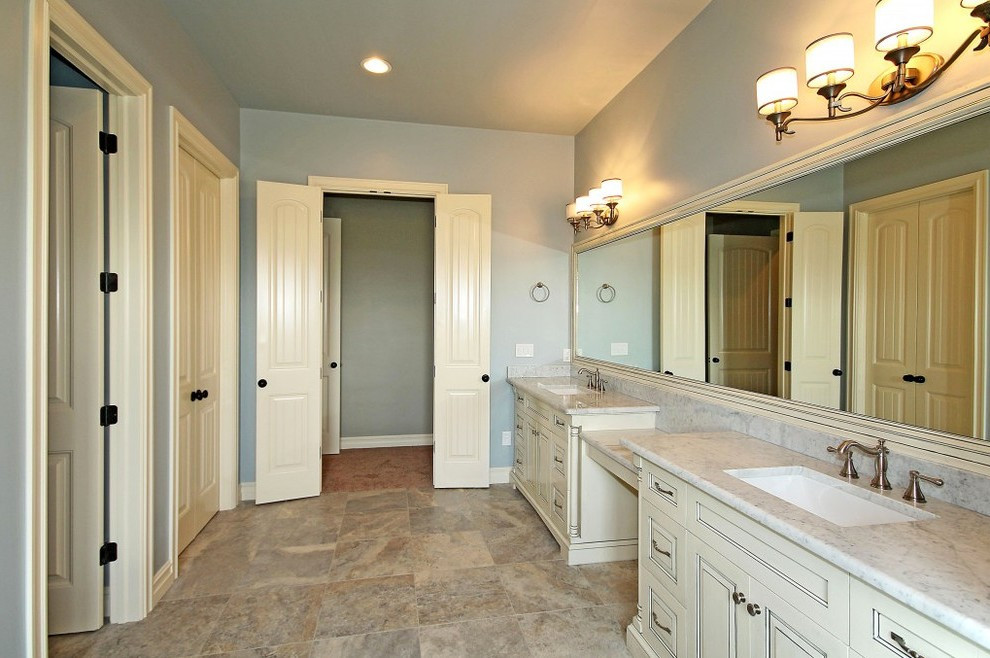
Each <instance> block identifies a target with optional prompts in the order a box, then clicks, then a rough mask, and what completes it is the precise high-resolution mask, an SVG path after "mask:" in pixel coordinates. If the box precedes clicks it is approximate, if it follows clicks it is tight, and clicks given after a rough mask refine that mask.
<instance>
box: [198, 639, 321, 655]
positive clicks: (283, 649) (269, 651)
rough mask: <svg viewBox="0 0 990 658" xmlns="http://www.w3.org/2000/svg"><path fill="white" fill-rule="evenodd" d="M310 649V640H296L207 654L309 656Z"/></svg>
mask: <svg viewBox="0 0 990 658" xmlns="http://www.w3.org/2000/svg"><path fill="white" fill-rule="evenodd" d="M312 651H313V643H312V642H297V643H294V644H283V645H281V646H277V647H257V648H254V649H241V650H239V651H230V652H226V653H211V654H208V655H209V656H211V657H214V658H221V657H222V658H309V655H310V653H311V652H312Z"/></svg>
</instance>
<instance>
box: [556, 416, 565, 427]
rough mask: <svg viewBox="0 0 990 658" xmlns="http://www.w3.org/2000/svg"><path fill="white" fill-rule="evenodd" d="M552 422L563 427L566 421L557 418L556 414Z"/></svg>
mask: <svg viewBox="0 0 990 658" xmlns="http://www.w3.org/2000/svg"><path fill="white" fill-rule="evenodd" d="M553 422H554V424H555V425H556V426H557V427H565V426H566V425H567V423H565V422H564V421H562V420H561V419H559V418H557V417H556V416H554V419H553Z"/></svg>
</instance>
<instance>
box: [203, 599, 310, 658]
mask: <svg viewBox="0 0 990 658" xmlns="http://www.w3.org/2000/svg"><path fill="white" fill-rule="evenodd" d="M324 589H325V586H323V585H313V586H305V587H272V588H268V589H262V590H251V591H246V592H238V593H236V594H233V595H231V597H230V600H229V601H228V605H227V609H226V610H225V611H224V614H223V615H222V616H221V618H220V619H219V621H217V623H216V626H215V627H214V629H213V632H212V633H211V634H210V637H209V639H208V640H207V642H206V646H205V648H204V652H213V653H220V652H224V651H234V650H237V649H250V648H253V647H266V646H278V645H282V644H292V643H297V642H306V641H309V640H312V639H313V636H314V634H315V632H316V620H317V617H318V615H319V611H320V604H321V603H322V601H323V591H324Z"/></svg>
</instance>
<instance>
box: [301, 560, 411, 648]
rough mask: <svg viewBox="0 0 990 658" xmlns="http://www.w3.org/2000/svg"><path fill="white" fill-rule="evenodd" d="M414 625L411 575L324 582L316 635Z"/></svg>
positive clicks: (372, 631)
mask: <svg viewBox="0 0 990 658" xmlns="http://www.w3.org/2000/svg"><path fill="white" fill-rule="evenodd" d="M418 625H419V616H418V614H417V608H416V591H415V589H414V587H413V577H412V576H411V575H405V576H390V577H387V578H368V579H364V580H345V581H342V582H337V583H332V584H330V585H329V586H327V588H326V591H325V592H324V594H323V604H322V606H321V608H320V617H319V620H318V622H317V625H316V637H317V638H328V637H339V636H344V635H364V634H368V633H377V632H380V631H393V630H399V629H403V628H413V627H416V626H418Z"/></svg>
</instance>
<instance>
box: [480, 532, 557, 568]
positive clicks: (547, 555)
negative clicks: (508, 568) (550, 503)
mask: <svg viewBox="0 0 990 658" xmlns="http://www.w3.org/2000/svg"><path fill="white" fill-rule="evenodd" d="M484 536H485V538H486V544H487V545H488V550H489V551H490V552H491V554H492V559H493V560H494V561H495V564H511V563H513V562H544V561H548V560H559V559H562V554H561V551H560V544H558V543H557V540H556V539H554V538H553V535H552V534H550V531H549V530H547V528H546V526H544V525H542V523H541V524H540V525H526V526H519V527H509V528H500V529H498V530H486V531H485V532H484Z"/></svg>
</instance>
